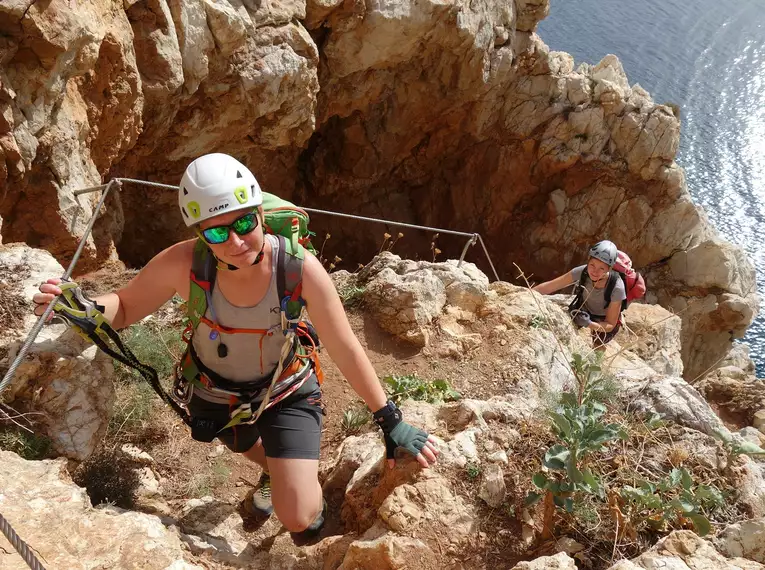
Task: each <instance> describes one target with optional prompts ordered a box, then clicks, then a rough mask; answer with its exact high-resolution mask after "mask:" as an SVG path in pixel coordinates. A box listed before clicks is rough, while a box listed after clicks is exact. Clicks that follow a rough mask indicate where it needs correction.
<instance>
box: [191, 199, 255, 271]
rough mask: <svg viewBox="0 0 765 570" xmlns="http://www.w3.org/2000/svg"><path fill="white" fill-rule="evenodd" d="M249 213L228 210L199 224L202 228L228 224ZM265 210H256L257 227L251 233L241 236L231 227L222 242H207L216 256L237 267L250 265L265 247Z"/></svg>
mask: <svg viewBox="0 0 765 570" xmlns="http://www.w3.org/2000/svg"><path fill="white" fill-rule="evenodd" d="M247 213H249V211H248V210H237V211H235V212H227V213H225V214H221V215H219V216H215V217H214V218H210V219H207V220H204V221H203V222H201V223H200V224H199V228H200V230H205V229H208V228H212V227H215V226H228V225H230V224H232V223H233V222H234V221H235V220H236V219H238V218H240V217H242V216H244V215H245V214H247ZM264 239H265V237H264V235H263V210H262V208H260V207H259V208H258V209H257V212H256V227H255V228H254V229H253V230H252V231H251V232H249V233H247V234H245V235H243V236H240V235H239V234H237V233H236V232H235V231H234V229H233V228H229V232H228V239H227V240H226V241H225V242H223V243H221V244H211V243H209V242H208V243H207V245H208V246H209V247H210V249H211V250H212V252H213V253H214V254H215V257H217V258H218V259H220V260H221V261H224V262H226V263H230V264H231V265H235V266H237V267H249V266H250V265H252V263H253V262H254V261H255V258H256V257H257V256H258V254H259V253H260V250H261V249H262V248H263V240H264Z"/></svg>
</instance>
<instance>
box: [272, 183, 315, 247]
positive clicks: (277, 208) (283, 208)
mask: <svg viewBox="0 0 765 570" xmlns="http://www.w3.org/2000/svg"><path fill="white" fill-rule="evenodd" d="M263 213H264V215H265V218H266V232H267V233H270V234H274V235H282V236H284V237H285V238H287V239H289V240H292V239H293V238H295V237H296V238H297V243H299V244H300V245H302V246H303V247H304V248H306V249H307V250H308V251H310V252H311V253H313V254H314V255H316V250H315V249H314V247H313V245H312V244H311V236H313V235H314V234H313V232H311V231H310V230H309V229H308V223H309V222H310V218H309V217H308V214H307V213H306V212H305V210H302V209H300V208H298V207H297V206H295V204H293V203H292V202H288V201H287V200H282V199H281V198H279V197H278V196H274V195H273V194H269V193H268V192H263ZM295 220H297V224H298V231H297V234H296V233H295V232H293V230H292V225H293V224H294V223H295ZM294 245H296V244H294V243H293V246H294Z"/></svg>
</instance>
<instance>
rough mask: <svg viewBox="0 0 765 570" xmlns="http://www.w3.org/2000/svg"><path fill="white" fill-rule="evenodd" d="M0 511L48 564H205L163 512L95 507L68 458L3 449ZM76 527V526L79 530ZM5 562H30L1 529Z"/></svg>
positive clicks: (15, 569) (177, 567) (21, 566)
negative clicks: (72, 475) (39, 457)
mask: <svg viewBox="0 0 765 570" xmlns="http://www.w3.org/2000/svg"><path fill="white" fill-rule="evenodd" d="M0 489H2V490H3V492H2V494H0V512H1V513H2V514H3V517H5V519H6V520H7V521H9V522H10V523H11V525H12V526H13V528H14V530H15V531H16V533H17V534H18V535H19V536H20V537H21V538H22V539H23V540H24V541H25V542H26V543H27V544H28V545H29V546H30V547H31V548H32V549H33V551H34V552H35V553H36V555H37V557H38V559H39V560H40V561H43V560H44V561H45V562H44V565H45V567H46V568H84V567H86V565H85V564H84V561H86V562H87V567H88V568H93V567H100V568H115V569H121V570H133V569H135V568H145V569H147V570H149V569H155V570H170V569H172V570H201V569H202V568H203V567H202V566H197V565H195V564H191V563H189V562H187V561H186V559H190V556H189V555H188V554H184V552H183V549H182V546H181V544H182V543H181V541H180V539H179V537H178V534H177V533H174V532H172V531H170V530H168V529H166V528H165V527H164V526H163V525H162V523H161V522H160V520H159V518H157V517H155V516H151V515H145V514H141V513H135V512H129V511H122V510H121V509H118V508H116V507H107V508H105V509H93V508H92V507H91V505H90V500H89V499H88V496H87V494H86V493H85V490H84V489H81V488H79V487H77V486H76V485H74V484H73V483H72V482H71V480H69V479H68V477H67V476H66V475H65V467H64V461H63V460H55V461H25V460H23V459H21V458H19V457H18V456H17V455H16V454H14V453H10V452H7V451H0ZM73 529H76V532H73ZM0 567H2V568H4V569H7V570H25V569H27V568H28V566H27V565H26V563H25V562H24V561H23V560H22V558H21V557H20V556H19V555H18V554H16V551H15V550H14V549H13V547H12V546H11V545H10V544H8V543H7V542H6V540H5V537H4V536H2V535H1V534H0Z"/></svg>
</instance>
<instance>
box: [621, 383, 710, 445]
mask: <svg viewBox="0 0 765 570" xmlns="http://www.w3.org/2000/svg"><path fill="white" fill-rule="evenodd" d="M620 397H621V398H622V399H623V401H624V402H625V405H629V407H630V409H631V410H635V411H640V412H643V413H645V414H651V413H658V414H661V416H662V417H663V418H664V419H667V420H672V421H674V422H676V423H678V424H680V425H683V426H686V427H689V428H692V429H695V430H697V431H700V432H702V433H705V434H707V435H712V434H713V433H714V431H715V430H717V429H723V428H724V426H723V424H722V421H721V420H720V418H718V417H717V415H716V414H715V413H714V411H713V410H712V409H711V408H710V407H709V404H708V403H707V402H706V400H704V398H703V397H702V396H701V394H699V392H698V391H697V390H696V389H695V388H693V386H691V385H690V384H688V383H687V382H686V381H685V380H683V379H682V378H676V377H671V376H666V377H657V378H654V379H651V380H647V381H645V382H642V383H631V384H628V385H627V386H625V387H624V390H623V391H622V393H621V394H620Z"/></svg>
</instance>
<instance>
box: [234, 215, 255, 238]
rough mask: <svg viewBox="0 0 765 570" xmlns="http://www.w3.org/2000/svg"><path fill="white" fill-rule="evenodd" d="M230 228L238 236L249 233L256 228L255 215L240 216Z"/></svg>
mask: <svg viewBox="0 0 765 570" xmlns="http://www.w3.org/2000/svg"><path fill="white" fill-rule="evenodd" d="M231 226H232V227H233V228H234V231H235V232H236V233H238V234H239V235H240V236H241V235H244V234H247V233H250V232H251V231H252V230H253V229H254V228H255V226H256V224H255V214H247V215H246V216H242V217H241V218H239V219H238V220H236V221H235V222H234V223H233V224H231Z"/></svg>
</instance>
